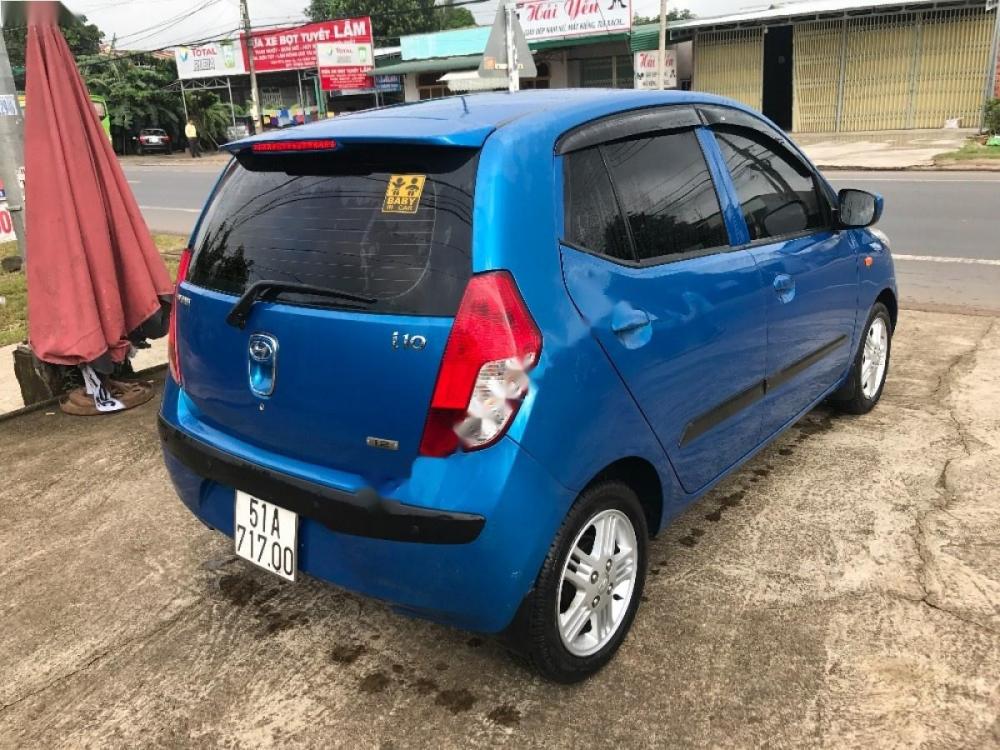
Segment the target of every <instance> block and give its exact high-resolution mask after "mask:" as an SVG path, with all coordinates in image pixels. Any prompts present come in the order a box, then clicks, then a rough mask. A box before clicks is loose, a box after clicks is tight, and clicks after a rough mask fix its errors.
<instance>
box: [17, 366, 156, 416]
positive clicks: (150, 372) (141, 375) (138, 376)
mask: <svg viewBox="0 0 1000 750" xmlns="http://www.w3.org/2000/svg"><path fill="white" fill-rule="evenodd" d="M166 369H167V363H166V362H164V363H163V364H161V365H153V366H152V367H147V368H146V369H145V370H139V371H138V372H136V373H135V375H134V377H133V378H131V379H133V380H147V379H149V378H150V377H152V376H154V375H159V374H160V373H161V372H165V371H166ZM61 398H62V396H61V395H59V396H54V397H53V398H48V399H45V400H44V401H39V402H38V403H35V404H31V405H29V406H22V407H21V408H20V409H15V410H14V411H8V412H5V413H4V414H0V424H3V423H4V422H9V421H11V420H14V419H17V418H18V417H23V416H25V415H27V414H32V413H33V412H36V411H41V410H42V409H46V408H48V407H49V406H55V405H56V404H58V403H59V399H61Z"/></svg>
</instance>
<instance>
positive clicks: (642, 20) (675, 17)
mask: <svg viewBox="0 0 1000 750" xmlns="http://www.w3.org/2000/svg"><path fill="white" fill-rule="evenodd" d="M692 18H697V16H696V15H695V14H694V13H692V12H691V11H689V10H688V9H687V8H671V9H669V10H668V11H667V20H668V21H690V20H691V19H692ZM659 22H660V17H659V16H634V17H633V18H632V25H633V26H642V25H643V24H647V23H659Z"/></svg>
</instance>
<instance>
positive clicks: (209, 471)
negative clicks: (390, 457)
mask: <svg viewBox="0 0 1000 750" xmlns="http://www.w3.org/2000/svg"><path fill="white" fill-rule="evenodd" d="M158 428H159V432H160V441H161V442H162V443H163V450H164V452H169V453H170V454H172V455H173V457H174V458H175V459H177V460H178V461H179V462H180V463H182V464H183V465H184V466H186V467H187V468H188V469H190V470H191V471H192V472H194V473H195V474H197V475H198V476H200V477H202V478H204V479H208V480H211V481H213V482H217V483H219V484H222V485H226V486H227V487H231V488H233V489H236V490H242V491H243V492H246V493H248V494H252V495H253V496H254V497H258V498H260V499H261V500H267V501H268V502H271V503H274V504H275V505H280V506H281V507H283V508H287V509H288V510H292V511H295V512H296V513H298V514H299V515H300V516H304V517H305V518H309V519H312V520H314V521H316V522H318V523H321V524H322V525H323V526H325V527H326V528H328V529H330V530H331V531H337V532H341V533H343V534H352V535H355V536H364V537H371V538H373V539H389V540H393V541H398V542H419V543H423V544H466V543H468V542H471V541H473V540H475V539H476V537H478V536H479V534H480V532H481V531H482V530H483V526H484V524H485V523H486V519H484V518H483V517H482V516H480V515H475V514H473V513H457V512H450V511H443V510H435V509H431V508H420V507H416V506H412V505H404V504H403V503H400V502H398V501H396V500H389V499H386V498H383V497H380V496H379V494H378V493H377V492H376V491H375V490H373V489H371V488H370V487H369V488H364V489H361V490H360V491H358V492H347V491H344V490H338V489H335V488H333V487H327V486H324V485H320V484H316V483H314V482H307V481H304V480H302V479H299V478H297V477H293V476H290V475H288V474H282V473H279V472H277V471H272V470H271V469H268V468H265V467H262V466H257V465H256V464H252V463H250V462H249V461H244V460H243V459H241V458H237V457H236V456H233V455H230V454H228V453H225V452H223V451H220V450H218V449H216V448H213V447H212V446H210V445H208V444H207V443H203V442H202V441H200V440H197V439H196V438H193V437H191V436H190V435H186V434H185V433H183V432H182V431H181V430H178V429H177V428H176V427H173V426H172V425H170V424H169V423H168V422H167V421H166V420H165V419H164V418H163V417H160V418H159V424H158Z"/></svg>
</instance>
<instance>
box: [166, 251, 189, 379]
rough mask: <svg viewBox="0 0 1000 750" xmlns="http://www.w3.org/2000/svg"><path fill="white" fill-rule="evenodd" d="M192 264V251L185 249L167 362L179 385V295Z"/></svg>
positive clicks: (171, 313) (182, 254)
mask: <svg viewBox="0 0 1000 750" xmlns="http://www.w3.org/2000/svg"><path fill="white" fill-rule="evenodd" d="M190 266H191V251H190V250H185V251H184V252H183V253H181V262H180V263H179V264H178V265H177V283H176V284H175V285H174V299H173V301H172V303H171V305H170V328H169V331H168V334H167V362H168V363H169V365H170V377H172V378H173V379H174V382H176V383H177V385H182V384H183V382H184V381H183V380H182V378H181V360H180V356H179V355H178V353H177V304H178V302H177V296H178V292H179V291H180V288H181V282H182V281H184V279H186V278H187V274H188V268H189V267H190Z"/></svg>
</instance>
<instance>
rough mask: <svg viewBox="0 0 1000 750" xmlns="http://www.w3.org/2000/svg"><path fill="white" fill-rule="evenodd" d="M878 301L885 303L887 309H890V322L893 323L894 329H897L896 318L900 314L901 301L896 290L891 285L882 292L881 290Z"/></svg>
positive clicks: (876, 299)
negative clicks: (897, 297)
mask: <svg viewBox="0 0 1000 750" xmlns="http://www.w3.org/2000/svg"><path fill="white" fill-rule="evenodd" d="M875 301H876V302H881V303H882V304H883V305H885V307H886V309H887V310H888V311H889V322H890V323H892V330H893V331H895V330H896V318H897V317H898V315H899V302H898V300H897V299H896V294H895V292H893V291H892V289H890V288H889V287H886V288H885V289H883V290H882V291H881V292H879V295H878V297H876V298H875Z"/></svg>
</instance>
